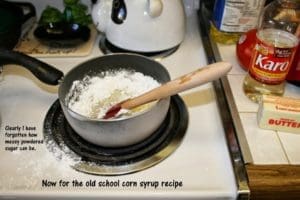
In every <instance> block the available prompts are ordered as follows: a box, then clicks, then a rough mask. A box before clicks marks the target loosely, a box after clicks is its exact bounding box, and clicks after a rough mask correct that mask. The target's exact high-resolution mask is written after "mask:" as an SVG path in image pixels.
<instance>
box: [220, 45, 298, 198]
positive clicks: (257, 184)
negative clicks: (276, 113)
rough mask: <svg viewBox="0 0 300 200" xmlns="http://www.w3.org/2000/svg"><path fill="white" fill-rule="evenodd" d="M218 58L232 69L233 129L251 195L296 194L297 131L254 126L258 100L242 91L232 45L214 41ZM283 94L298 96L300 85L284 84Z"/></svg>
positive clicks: (265, 196) (274, 196)
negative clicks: (242, 158) (238, 142)
mask: <svg viewBox="0 0 300 200" xmlns="http://www.w3.org/2000/svg"><path fill="white" fill-rule="evenodd" d="M218 49H219V52H220V56H221V59H223V60H227V61H230V62H231V63H232V64H233V69H232V71H231V72H230V73H229V75H228V76H227V79H228V83H229V86H230V91H229V93H231V94H232V97H233V98H232V101H234V105H235V106H233V107H232V112H237V113H238V117H239V118H238V119H236V120H235V122H236V125H237V126H239V127H241V129H240V131H239V132H237V135H238V138H239V141H240V144H241V148H242V152H243V157H244V159H245V163H246V169H247V174H248V179H249V187H250V193H251V195H250V196H251V197H252V198H253V199H254V197H255V198H257V199H260V198H261V199H299V198H300V192H299V191H300V165H299V164H300V134H296V133H287V132H280V131H273V130H264V129H261V128H259V127H258V123H257V110H258V104H256V103H253V102H252V101H250V100H249V99H248V98H247V97H246V96H245V94H244V93H243V89H242V83H243V79H244V77H245V75H246V73H247V72H246V71H245V70H244V69H243V68H242V67H241V66H240V65H239V64H238V61H237V58H236V56H235V45H221V44H218ZM284 96H287V97H293V98H298V99H299V98H300V88H299V87H296V86H294V85H292V84H289V83H287V84H286V90H285V94H284Z"/></svg>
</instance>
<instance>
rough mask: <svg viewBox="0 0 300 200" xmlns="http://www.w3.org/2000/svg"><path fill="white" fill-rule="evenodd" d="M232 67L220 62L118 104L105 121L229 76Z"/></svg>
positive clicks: (110, 110)
mask: <svg viewBox="0 0 300 200" xmlns="http://www.w3.org/2000/svg"><path fill="white" fill-rule="evenodd" d="M231 67H232V66H231V64H230V63H228V62H218V63H214V64H210V65H207V66H205V67H202V68H200V69H197V70H196V71H193V72H190V73H188V74H185V75H183V76H180V77H178V78H176V79H174V80H171V81H169V82H167V83H164V84H163V85H161V86H160V87H157V88H154V89H152V90H150V91H148V92H146V93H144V94H142V95H139V96H137V97H134V98H132V99H127V100H125V101H122V102H120V103H117V104H116V105H114V106H112V107H111V108H110V109H109V110H108V111H107V112H106V114H105V116H104V117H103V119H109V118H112V117H114V116H115V115H116V114H117V113H118V112H119V111H120V110H121V109H127V110H129V109H132V108H135V107H137V106H140V105H143V104H146V103H149V102H151V101H155V100H158V99H162V98H166V97H169V96H172V95H175V94H177V93H179V92H182V91H185V90H188V89H191V88H194V87H196V86H199V85H201V84H204V83H207V82H210V81H213V80H216V79H218V78H220V77H222V76H224V75H225V74H227V72H229V71H230V70H231Z"/></svg>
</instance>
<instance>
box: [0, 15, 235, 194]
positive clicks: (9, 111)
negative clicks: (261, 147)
mask: <svg viewBox="0 0 300 200" xmlns="http://www.w3.org/2000/svg"><path fill="white" fill-rule="evenodd" d="M98 42H99V38H97V41H96V42H95V44H94V48H93V49H92V52H91V54H90V55H89V56H85V57H69V58H66V57H63V58H39V59H41V60H43V61H45V62H48V63H50V64H51V65H54V66H56V67H57V68H58V69H60V70H62V71H63V72H64V73H67V72H68V71H69V70H70V69H72V68H73V67H74V66H76V65H77V64H79V63H81V62H84V61H86V60H88V59H91V58H93V57H96V56H101V55H103V54H102V52H101V51H100V50H99V48H98ZM158 61H159V62H161V63H162V64H163V65H164V66H165V67H166V68H167V69H168V71H169V72H170V75H171V77H172V78H174V77H177V76H179V75H182V74H184V73H187V72H189V71H193V70H195V69H197V68H199V67H201V66H204V65H206V59H205V55H204V50H203V46H202V42H201V39H200V37H199V32H198V24H197V16H196V14H195V13H194V14H192V15H190V16H188V18H187V29H186V37H185V40H184V41H183V43H182V45H181V46H180V48H179V49H178V50H177V51H176V52H175V53H174V54H172V55H171V56H169V57H167V58H164V59H162V60H158ZM1 78H2V79H1V82H0V86H1V87H0V98H1V101H0V116H1V123H0V124H1V127H0V128H1V134H0V144H1V145H0V146H1V149H0V163H1V165H0V173H1V175H0V199H51V198H52V199H60V198H63V199H74V198H76V199H236V198H237V196H238V195H237V192H238V188H237V185H236V179H235V174H234V170H233V167H232V163H231V160H230V154H229V151H228V147H227V143H226V138H225V136H224V135H225V134H224V129H223V126H222V123H221V118H220V114H219V108H218V106H217V103H216V96H215V91H214V89H213V86H212V84H210V83H209V84H206V85H203V86H200V87H197V88H194V89H192V90H189V91H186V92H184V93H182V94H181V97H182V99H183V100H184V102H185V104H186V106H187V108H188V112H189V125H188V130H187V132H186V135H185V137H184V138H183V141H182V143H181V144H180V146H179V147H178V149H176V151H175V152H173V153H172V154H171V155H170V156H169V157H168V158H166V159H165V160H163V161H162V162H160V163H158V164H157V165H155V166H153V167H151V168H148V169H145V170H142V171H139V172H136V173H132V174H126V175H120V176H96V175H91V174H85V173H82V172H78V171H76V170H74V169H73V168H72V167H70V166H69V162H68V160H67V159H66V160H65V159H64V157H63V156H62V157H60V158H56V157H55V155H53V152H50V151H49V150H48V149H47V148H46V145H44V144H41V145H33V147H32V146H31V147H29V149H27V150H24V151H21V150H19V149H18V150H16V151H14V152H10V151H8V150H5V147H10V146H12V145H9V144H8V143H5V141H6V140H9V139H8V138H7V137H9V136H8V135H9V133H13V131H12V130H9V129H7V127H16V126H20V127H22V126H28V127H32V128H33V129H34V131H33V133H34V134H35V136H33V137H34V139H35V140H43V121H44V117H45V115H46V114H47V112H48V110H49V108H50V106H51V105H52V104H53V102H54V101H56V100H57V87H54V86H48V85H46V84H43V83H41V82H40V81H39V80H38V79H36V78H35V77H34V76H33V75H32V74H31V73H29V72H28V71H27V70H26V69H23V68H21V67H19V66H15V65H9V66H5V67H4V70H3V72H2V74H1ZM6 133H8V134H6ZM28 135H29V133H28ZM22 147H23V146H22ZM56 153H59V152H56ZM60 180H61V181H65V182H70V183H71V182H73V181H79V182H80V181H82V182H84V183H87V182H89V181H90V182H93V181H95V182H97V183H101V182H102V181H106V180H108V181H119V182H120V183H138V186H136V187H125V186H124V187H122V186H120V187H117V186H116V187H110V188H105V187H86V186H84V187H72V185H69V186H66V187H63V186H59V185H58V183H59V182H60ZM146 181H148V182H149V183H154V182H156V181H157V182H159V183H161V182H164V181H169V182H176V181H177V182H182V183H183V185H182V186H181V187H180V188H179V187H177V188H176V189H175V188H174V187H173V188H172V187H170V188H163V187H158V188H154V187H150V186H149V187H147V188H143V187H140V185H141V183H142V182H146ZM45 182H46V183H47V184H46V183H45ZM55 182H56V183H57V185H53V184H54V183H55ZM48 183H53V184H52V185H49V186H48Z"/></svg>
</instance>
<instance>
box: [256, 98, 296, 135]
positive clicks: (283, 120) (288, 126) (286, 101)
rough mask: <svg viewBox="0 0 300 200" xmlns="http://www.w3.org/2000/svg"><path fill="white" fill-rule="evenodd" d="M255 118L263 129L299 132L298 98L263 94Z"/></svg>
mask: <svg viewBox="0 0 300 200" xmlns="http://www.w3.org/2000/svg"><path fill="white" fill-rule="evenodd" d="M257 120H258V125H259V127H260V128H263V129H271V130H277V131H284V132H291V133H300V99H295V98H289V97H278V96H271V95H263V96H262V98H261V100H260V103H259V108H258V112H257Z"/></svg>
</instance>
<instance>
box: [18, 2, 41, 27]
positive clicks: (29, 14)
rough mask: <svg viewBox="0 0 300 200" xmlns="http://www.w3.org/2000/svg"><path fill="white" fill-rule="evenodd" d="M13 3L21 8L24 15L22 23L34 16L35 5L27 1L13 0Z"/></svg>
mask: <svg viewBox="0 0 300 200" xmlns="http://www.w3.org/2000/svg"><path fill="white" fill-rule="evenodd" d="M14 4H15V5H16V6H18V7H21V8H22V10H23V13H24V15H23V19H22V23H25V22H26V21H27V20H28V19H30V18H31V17H35V16H36V11H35V7H34V6H33V5H32V4H31V3H28V2H14ZM26 9H27V10H28V11H27V13H26V12H24V11H25V10H26Z"/></svg>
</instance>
